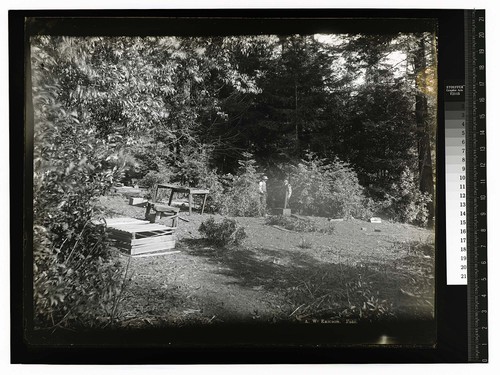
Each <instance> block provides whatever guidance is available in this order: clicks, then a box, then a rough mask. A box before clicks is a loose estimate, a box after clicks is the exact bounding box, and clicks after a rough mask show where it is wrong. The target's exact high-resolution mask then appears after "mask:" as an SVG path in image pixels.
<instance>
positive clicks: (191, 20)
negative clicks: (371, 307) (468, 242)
mask: <svg viewBox="0 0 500 375" xmlns="http://www.w3.org/2000/svg"><path fill="white" fill-rule="evenodd" d="M130 17H132V18H130ZM163 17H168V18H170V19H169V22H168V23H166V22H165V20H164V19H161V18H163ZM26 18H30V19H31V21H30V22H28V23H25V19H26ZM332 19H335V22H333V21H332ZM436 23H437V35H438V46H439V48H438V82H439V94H438V132H437V139H438V144H437V146H438V149H437V150H438V152H437V190H436V194H437V210H436V250H437V253H436V319H435V321H433V322H422V321H420V322H419V321H412V322H398V323H391V324H383V323H382V324H380V325H375V326H374V325H369V326H364V325H362V324H358V325H356V327H352V326H347V327H346V326H340V325H324V324H306V325H294V326H291V325H286V326H281V325H275V326H262V325H251V324H239V325H235V326H231V325H224V327H223V329H222V330H221V327H220V326H216V327H183V328H170V329H168V330H155V331H146V330H142V331H140V332H137V331H134V332H127V331H114V332H87V333H81V334H74V333H69V332H57V333H56V334H54V335H50V336H48V335H45V334H43V335H40V334H35V333H34V332H33V330H32V327H30V324H29V317H30V316H32V315H30V314H32V308H31V307H30V306H31V304H30V301H31V291H32V288H31V287H30V286H31V285H32V284H31V283H32V274H33V272H32V270H33V269H32V267H33V266H32V261H31V257H30V249H31V248H32V223H33V219H32V213H31V211H30V210H31V208H32V202H33V200H32V198H33V193H32V175H33V165H32V160H33V149H32V147H33V144H32V135H33V134H32V124H30V123H29V116H27V117H25V116H26V113H25V105H24V103H25V100H30V98H29V90H27V89H26V88H29V87H30V86H29V80H27V79H26V75H25V67H28V66H29V65H28V64H26V54H27V53H28V51H29V49H27V48H26V47H27V46H28V43H27V42H28V41H29V39H28V38H29V35H31V34H33V33H44V34H54V35H61V34H64V35H161V34H164V35H186V36H187V35H207V34H210V35H213V34H217V35H235V34H245V33H247V34H248V33H266V34H269V33H274V34H290V33H302V32H304V33H305V32H308V33H315V32H338V31H343V32H349V31H351V32H375V33H385V32H394V31H395V30H397V31H408V32H411V31H428V30H429V27H434V26H433V25H435V24H436ZM186 24H188V25H189V26H190V27H183V26H185V25H186ZM464 41H465V39H464V10H412V9H409V10H395V9H390V10H384V9H378V10H348V9H344V10H331V9H330V10H321V9H315V10H211V11H208V10H204V11H196V10H154V11H153V10H148V11H146V10H99V11H90V10H86V11H57V10H49V11H36V10H24V11H10V12H9V66H10V72H9V74H10V87H9V90H10V91H9V95H10V114H11V115H10V132H11V137H10V150H11V151H10V178H11V207H12V209H11V213H10V214H11V217H10V219H11V221H10V222H11V345H12V349H11V362H12V363H67V364H70V363H71V364H79V363H103V364H104V363H113V364H132V363H135V364H180V363H191V364H195V363H205V364H212V363H234V364H236V363H441V362H447V363H459V362H467V345H468V331H467V289H466V286H448V285H446V275H445V261H446V259H445V256H446V254H445V251H444V249H445V238H446V236H445V232H444V230H445V228H444V223H445V206H444V197H445V187H444V170H445V169H444V168H445V164H444V127H443V126H442V125H443V124H444V106H443V100H444V94H443V83H444V82H446V81H448V80H455V79H462V78H463V77H464V75H465V58H464ZM25 64H26V65H25ZM25 95H26V97H25ZM26 109H27V110H29V108H28V107H26ZM25 118H26V121H27V123H25ZM21 172H22V173H21ZM20 202H22V205H21V204H20ZM21 207H22V208H21ZM434 329H435V330H436V332H437V344H436V345H419V346H415V345H408V346H406V345H405V343H409V344H411V343H412V342H414V339H415V338H416V337H420V336H421V335H422V334H425V332H426V331H427V332H428V331H429V330H434ZM332 334H334V335H335V344H333V343H331V341H330V338H331V337H332ZM382 334H384V335H387V336H397V337H398V338H399V342H400V344H399V345H387V346H378V345H376V342H377V340H378V338H379V337H380V335H382ZM353 339H354V340H353ZM271 342H272V343H271ZM361 342H362V343H363V344H362V345H359V344H356V343H361ZM97 343H99V344H97Z"/></svg>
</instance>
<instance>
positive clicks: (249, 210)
mask: <svg viewBox="0 0 500 375" xmlns="http://www.w3.org/2000/svg"><path fill="white" fill-rule="evenodd" d="M243 156H244V157H245V159H243V160H240V161H239V164H240V169H239V173H238V175H237V176H232V175H227V176H226V181H225V182H226V186H227V189H226V190H225V192H224V194H223V195H221V196H220V199H221V201H220V203H219V207H220V212H221V213H222V214H223V215H231V216H258V215H260V214H261V210H262V207H261V203H260V196H259V191H258V182H259V177H260V175H259V174H258V173H257V169H256V166H255V164H256V162H255V160H254V159H252V155H251V154H249V153H244V154H243Z"/></svg>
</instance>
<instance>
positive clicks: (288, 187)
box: [283, 178, 292, 210]
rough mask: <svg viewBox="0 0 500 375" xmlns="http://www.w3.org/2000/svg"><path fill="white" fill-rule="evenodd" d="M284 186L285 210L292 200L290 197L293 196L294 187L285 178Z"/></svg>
mask: <svg viewBox="0 0 500 375" xmlns="http://www.w3.org/2000/svg"><path fill="white" fill-rule="evenodd" d="M283 185H284V187H285V189H284V190H285V206H284V207H283V208H284V209H285V210H286V208H287V206H288V201H289V199H290V197H291V196H292V185H290V183H289V182H288V180H287V179H286V178H285V180H284V181H283Z"/></svg>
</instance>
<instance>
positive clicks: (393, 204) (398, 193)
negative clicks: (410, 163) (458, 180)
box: [386, 167, 432, 226]
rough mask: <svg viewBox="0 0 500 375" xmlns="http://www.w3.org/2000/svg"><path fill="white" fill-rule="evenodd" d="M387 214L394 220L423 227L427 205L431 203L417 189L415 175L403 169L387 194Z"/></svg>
mask: <svg viewBox="0 0 500 375" xmlns="http://www.w3.org/2000/svg"><path fill="white" fill-rule="evenodd" d="M386 199H387V200H388V202H389V207H388V210H387V211H388V214H389V215H390V216H391V217H393V218H394V219H395V220H397V221H400V222H403V223H411V224H417V225H422V226H425V225H426V224H427V221H428V219H429V210H428V205H429V203H430V202H431V201H432V197H431V196H430V195H429V194H426V193H423V192H422V191H420V189H419V188H418V180H417V178H416V176H415V174H414V173H413V172H412V171H411V170H410V169H409V168H408V167H405V169H404V170H403V172H402V173H401V176H400V180H399V182H398V183H396V184H393V185H392V187H391V189H390V191H389V192H388V193H387V196H386Z"/></svg>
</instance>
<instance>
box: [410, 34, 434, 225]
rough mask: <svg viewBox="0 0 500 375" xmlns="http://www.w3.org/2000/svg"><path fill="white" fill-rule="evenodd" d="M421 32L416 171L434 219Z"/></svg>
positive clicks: (417, 70)
mask: <svg viewBox="0 0 500 375" xmlns="http://www.w3.org/2000/svg"><path fill="white" fill-rule="evenodd" d="M424 38H425V37H424V35H423V34H422V35H421V36H420V38H419V41H418V48H417V50H416V53H415V60H414V61H415V83H416V89H417V93H416V97H415V119H416V123H417V147H418V171H419V188H420V191H422V192H424V193H428V194H430V196H431V197H432V201H431V202H430V203H429V205H428V209H429V220H430V221H432V220H433V219H434V178H433V168H432V158H431V137H430V129H429V109H428V103H427V97H426V94H425V93H426V87H425V85H427V83H428V82H427V78H426V69H427V63H426V59H425V52H426V51H425V39H424Z"/></svg>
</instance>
